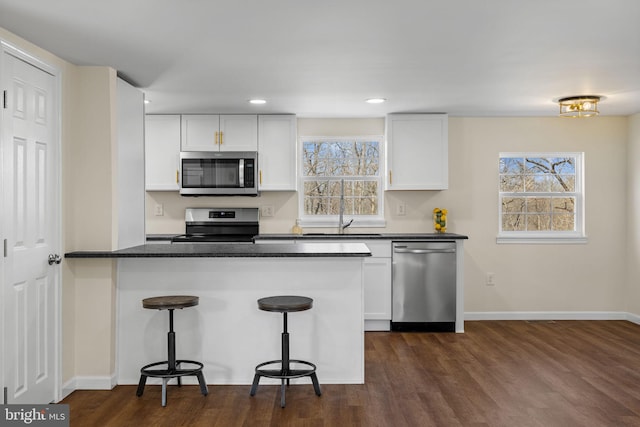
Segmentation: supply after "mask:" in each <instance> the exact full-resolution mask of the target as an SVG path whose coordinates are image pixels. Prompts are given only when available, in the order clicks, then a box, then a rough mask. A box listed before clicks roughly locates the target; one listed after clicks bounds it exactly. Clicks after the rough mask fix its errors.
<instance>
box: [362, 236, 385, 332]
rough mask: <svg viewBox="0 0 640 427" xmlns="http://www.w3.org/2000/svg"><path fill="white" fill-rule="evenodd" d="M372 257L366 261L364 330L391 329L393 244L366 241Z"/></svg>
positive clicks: (364, 274) (364, 275)
mask: <svg viewBox="0 0 640 427" xmlns="http://www.w3.org/2000/svg"><path fill="white" fill-rule="evenodd" d="M363 243H365V244H366V245H367V246H368V247H369V250H370V251H371V257H370V258H365V259H364V272H363V278H364V329H365V331H388V330H390V329H391V242H390V241H372V240H367V241H364V242H363Z"/></svg>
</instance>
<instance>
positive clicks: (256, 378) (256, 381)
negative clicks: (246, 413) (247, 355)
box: [249, 373, 260, 396]
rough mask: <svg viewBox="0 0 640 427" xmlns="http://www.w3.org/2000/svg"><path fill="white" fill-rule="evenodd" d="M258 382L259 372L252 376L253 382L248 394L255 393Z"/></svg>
mask: <svg viewBox="0 0 640 427" xmlns="http://www.w3.org/2000/svg"><path fill="white" fill-rule="evenodd" d="M259 382H260V374H257V373H256V374H255V375H254V376H253V384H251V392H250V393H249V395H250V396H255V395H256V391H257V390H258V383H259Z"/></svg>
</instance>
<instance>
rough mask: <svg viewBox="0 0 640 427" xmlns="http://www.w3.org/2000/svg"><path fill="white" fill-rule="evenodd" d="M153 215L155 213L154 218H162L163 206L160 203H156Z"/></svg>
mask: <svg viewBox="0 0 640 427" xmlns="http://www.w3.org/2000/svg"><path fill="white" fill-rule="evenodd" d="M154 213H155V215H156V216H163V215H164V205H163V204H162V203H156V206H155V211H154Z"/></svg>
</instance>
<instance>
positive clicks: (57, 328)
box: [0, 38, 64, 403]
mask: <svg viewBox="0 0 640 427" xmlns="http://www.w3.org/2000/svg"><path fill="white" fill-rule="evenodd" d="M5 54H9V55H11V56H13V57H15V58H18V59H20V60H22V61H24V62H26V63H28V64H29V65H31V66H33V67H36V68H39V69H40V70H42V71H44V72H46V73H48V74H51V75H52V76H53V79H54V83H53V105H52V108H53V117H54V120H53V122H52V124H53V126H54V129H53V132H52V135H53V141H52V143H54V144H56V149H57V159H55V163H56V164H57V169H58V171H57V174H56V176H55V180H56V183H55V184H56V188H57V194H56V197H55V198H54V199H55V206H54V209H55V210H56V211H57V212H56V214H57V221H56V222H57V223H56V225H55V230H54V233H55V240H56V245H55V247H54V248H52V250H53V251H54V253H58V254H61V253H62V248H63V246H64V245H63V244H62V238H63V230H62V224H63V221H62V200H63V197H62V195H63V188H62V143H61V142H62V71H61V70H60V69H59V68H57V67H55V66H53V65H51V64H49V63H48V62H46V61H43V60H41V59H40V58H38V57H37V56H36V55H32V54H30V53H29V52H27V51H25V50H24V49H21V48H18V47H17V46H15V45H13V44H11V43H9V42H7V41H6V40H4V39H2V38H0V81H1V79H2V75H1V74H2V70H3V69H4V58H5ZM0 108H4V107H3V106H2V105H0ZM2 125H3V123H2V115H1V114H0V128H1V127H2ZM0 135H1V134H0ZM0 142H1V141H0ZM3 156H4V153H3V150H2V144H0V164H3V163H2V161H3ZM4 209H5V206H4V172H2V173H0V220H2V219H3V217H4ZM4 223H5V222H4V221H0V234H1V235H2V236H5V234H6V233H7V230H4V229H3V228H2V224H4ZM3 239H4V237H3ZM1 249H2V248H1V247H0V250H1ZM0 258H1V261H0V301H6V298H5V295H4V293H5V286H4V285H5V284H4V275H5V258H4V253H2V254H0ZM52 268H55V272H54V283H55V286H54V294H55V296H54V301H55V303H54V306H55V313H54V337H53V340H54V353H55V354H54V355H53V357H54V373H53V375H54V388H55V389H54V393H53V397H54V401H55V402H59V401H60V400H61V399H62V398H63V396H62V283H63V282H62V267H61V265H55V266H52ZM4 315H5V310H4V305H2V304H0V355H3V356H4V354H5V351H6V350H7V349H6V348H5V342H6V341H5V327H6V325H5V321H4ZM1 359H2V360H1V361H0V384H2V385H3V387H4V385H5V384H6V381H5V380H6V378H5V373H6V366H5V362H4V359H5V358H4V357H2V358H1ZM0 394H1V395H0V403H5V394H4V390H2V391H0Z"/></svg>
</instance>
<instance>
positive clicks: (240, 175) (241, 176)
mask: <svg viewBox="0 0 640 427" xmlns="http://www.w3.org/2000/svg"><path fill="white" fill-rule="evenodd" d="M238 182H239V185H240V188H244V159H240V160H239V161H238Z"/></svg>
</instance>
